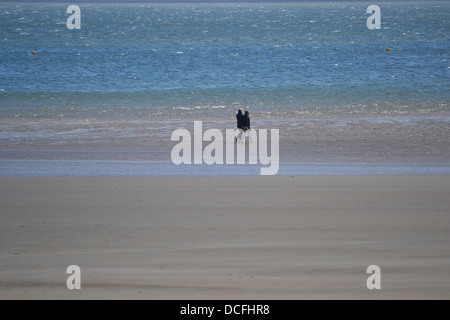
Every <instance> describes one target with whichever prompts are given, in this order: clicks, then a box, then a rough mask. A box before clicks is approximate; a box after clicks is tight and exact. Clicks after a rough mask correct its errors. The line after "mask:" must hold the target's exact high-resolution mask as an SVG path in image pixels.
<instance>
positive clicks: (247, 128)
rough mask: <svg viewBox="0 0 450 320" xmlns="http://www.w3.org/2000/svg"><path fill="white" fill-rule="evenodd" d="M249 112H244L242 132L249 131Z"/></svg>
mask: <svg viewBox="0 0 450 320" xmlns="http://www.w3.org/2000/svg"><path fill="white" fill-rule="evenodd" d="M250 129H251V127H250V112H249V111H245V115H244V131H247V130H250Z"/></svg>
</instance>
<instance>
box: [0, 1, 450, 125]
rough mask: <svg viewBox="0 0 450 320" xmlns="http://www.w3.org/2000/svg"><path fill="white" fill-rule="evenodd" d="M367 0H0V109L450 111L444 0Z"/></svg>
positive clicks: (198, 115)
mask: <svg viewBox="0 0 450 320" xmlns="http://www.w3.org/2000/svg"><path fill="white" fill-rule="evenodd" d="M370 4H372V3H364V2H363V3H361V2H354V3H348V2H347V3H344V4H337V3H329V4H328V3H319V4H312V3H295V4H267V3H266V4H256V3H251V4H148V5H143V4H129V5H117V4H116V5H107V4H82V3H81V4H80V7H81V16H82V22H81V30H69V29H67V27H66V19H67V18H68V16H69V14H67V13H66V8H67V6H66V5H59V4H53V5H43V4H32V5H10V4H9V5H3V4H0V118H3V119H11V118H19V119H21V118H26V119H29V118H31V119H55V118H58V119H150V120H152V119H155V120H159V119H191V118H192V119H202V118H223V119H226V118H229V117H230V114H232V113H233V112H234V110H235V109H236V108H237V107H244V108H249V109H251V110H252V111H253V114H254V115H255V114H257V115H258V117H262V118H277V117H280V118H282V117H302V116H306V115H310V114H325V115H330V116H331V115H333V116H334V115H337V116H341V115H344V116H345V115H349V114H357V115H361V114H362V115H366V114H383V115H389V114H396V115H397V114H406V115H408V114H424V113H426V114H438V113H440V114H442V113H448V111H449V106H448V101H449V98H450V90H449V89H450V88H449V87H450V86H449V83H450V81H449V80H450V69H449V68H450V63H449V48H450V46H449V39H448V31H449V30H450V28H449V27H450V19H449V18H450V3H449V2H448V1H447V2H424V3H423V4H422V3H413V4H407V3H396V4H388V3H383V2H382V3H380V7H381V11H382V29H381V30H368V29H367V27H366V20H367V18H368V17H369V14H367V13H366V9H367V7H368V5H370ZM387 48H391V52H386V49H387ZM33 50H35V51H36V54H35V55H32V54H31V51H33Z"/></svg>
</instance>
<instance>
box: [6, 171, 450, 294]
mask: <svg viewBox="0 0 450 320" xmlns="http://www.w3.org/2000/svg"><path fill="white" fill-rule="evenodd" d="M0 219H1V224H0V230H1V231H0V265H1V269H0V298H1V299H53V298H56V299H78V298H79V299H104V298H107V299H110V298H112V299H116V298H124V299H314V298H320V299H350V298H356V299H393V298H401V299H419V298H421V299H422V298H424V299H449V298H450V273H449V272H448V270H450V251H449V247H448V244H449V243H450V176H448V175H441V176H424V175H420V176H399V175H398V176H370V177H367V176H356V177H350V176H322V177H317V176H315V177H314V176H311V177H306V176H303V177H302V176H294V177H206V178H195V177H178V178H113V177H109V178H108V177H104V178H99V177H86V178H68V177H66V178H43V177H41V178H31V177H23V178H16V177H12V178H5V177H3V178H0ZM69 265H79V266H80V267H81V272H82V279H81V281H82V289H81V290H79V291H69V290H68V289H66V280H67V277H68V275H66V268H67V267H68V266H69ZM370 265H378V266H380V267H381V286H382V289H381V290H379V291H370V290H368V289H367V288H366V280H367V277H368V275H367V274H366V269H367V267H368V266H370Z"/></svg>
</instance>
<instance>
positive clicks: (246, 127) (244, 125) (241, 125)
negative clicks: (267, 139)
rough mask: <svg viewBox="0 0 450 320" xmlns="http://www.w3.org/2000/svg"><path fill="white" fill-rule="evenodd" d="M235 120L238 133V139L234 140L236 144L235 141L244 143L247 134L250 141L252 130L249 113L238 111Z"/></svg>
mask: <svg viewBox="0 0 450 320" xmlns="http://www.w3.org/2000/svg"><path fill="white" fill-rule="evenodd" d="M236 119H237V127H238V129H239V131H240V132H239V137H237V138H236V142H237V141H239V142H244V141H245V137H246V135H247V134H249V137H250V139H251V131H252V129H251V128H250V112H249V111H245V113H244V110H242V109H239V110H238V113H237V115H236Z"/></svg>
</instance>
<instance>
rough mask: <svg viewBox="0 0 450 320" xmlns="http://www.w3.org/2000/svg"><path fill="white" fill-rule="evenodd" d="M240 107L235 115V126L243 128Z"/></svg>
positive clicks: (242, 116)
mask: <svg viewBox="0 0 450 320" xmlns="http://www.w3.org/2000/svg"><path fill="white" fill-rule="evenodd" d="M242 111H243V110H242V109H239V110H238V113H237V115H236V119H237V127H238V129H242V130H244V114H243V113H242Z"/></svg>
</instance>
